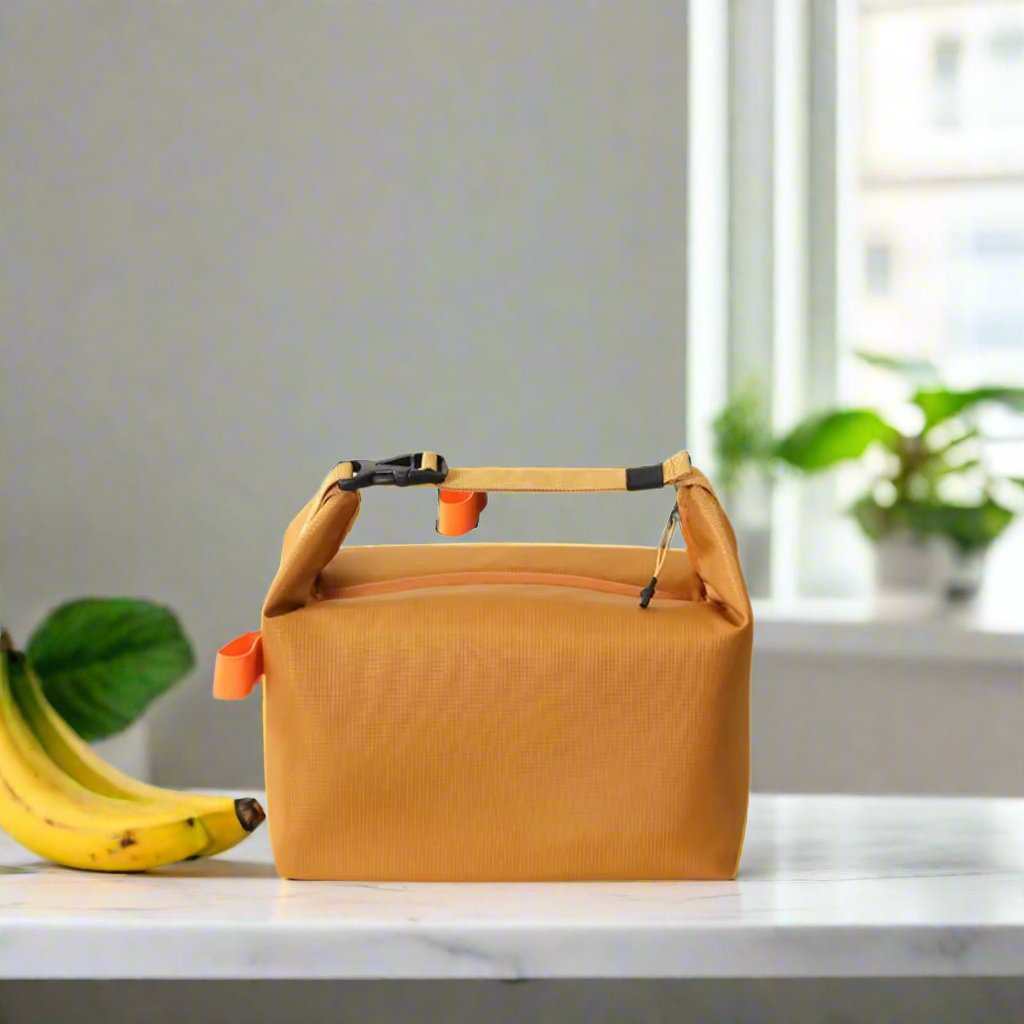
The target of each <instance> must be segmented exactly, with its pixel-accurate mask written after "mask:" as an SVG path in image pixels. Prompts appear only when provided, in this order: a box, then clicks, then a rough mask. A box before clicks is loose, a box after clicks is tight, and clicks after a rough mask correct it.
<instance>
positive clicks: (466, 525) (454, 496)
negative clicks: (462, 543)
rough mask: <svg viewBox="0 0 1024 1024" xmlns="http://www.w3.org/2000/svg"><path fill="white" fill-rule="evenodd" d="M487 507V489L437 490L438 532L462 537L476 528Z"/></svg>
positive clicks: (448, 535)
mask: <svg viewBox="0 0 1024 1024" xmlns="http://www.w3.org/2000/svg"><path fill="white" fill-rule="evenodd" d="M486 507H487V492H486V491H448V490H444V489H443V488H442V489H441V490H439V491H438V492H437V532H438V533H440V534H442V535H443V536H445V537H461V536H462V534H464V533H469V531H470V530H475V529H476V527H477V525H478V524H479V522H480V513H481V512H482V511H483V510H484V509H485V508H486Z"/></svg>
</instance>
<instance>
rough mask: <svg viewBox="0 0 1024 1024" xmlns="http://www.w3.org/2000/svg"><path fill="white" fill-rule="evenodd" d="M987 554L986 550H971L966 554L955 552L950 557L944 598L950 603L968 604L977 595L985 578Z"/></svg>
mask: <svg viewBox="0 0 1024 1024" xmlns="http://www.w3.org/2000/svg"><path fill="white" fill-rule="evenodd" d="M987 554H988V551H987V550H981V551H972V552H971V553H970V554H966V555H965V554H962V553H960V552H957V553H956V554H955V555H954V556H953V557H952V559H951V564H950V567H949V572H948V574H947V575H946V580H945V598H946V600H947V601H948V602H949V603H950V604H954V605H964V604H969V603H970V602H971V601H973V600H974V599H975V598H976V597H977V596H978V592H979V591H980V590H981V584H982V581H983V580H984V578H985V556H986V555H987Z"/></svg>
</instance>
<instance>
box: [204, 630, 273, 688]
mask: <svg viewBox="0 0 1024 1024" xmlns="http://www.w3.org/2000/svg"><path fill="white" fill-rule="evenodd" d="M262 676H263V634H262V633H260V632H259V631H257V632H255V633H243V634H242V635H241V636H236V637H235V639H234V640H232V641H230V642H229V643H226V644H225V645H224V646H223V647H222V648H221V649H220V650H219V651H218V652H217V662H216V665H215V666H214V669H213V695H214V697H216V698H217V700H244V699H245V698H246V697H248V696H249V694H250V693H252V688H253V687H254V686H255V685H256V684H257V683H258V682H259V681H260V678H261V677H262Z"/></svg>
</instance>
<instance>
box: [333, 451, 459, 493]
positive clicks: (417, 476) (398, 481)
mask: <svg viewBox="0 0 1024 1024" xmlns="http://www.w3.org/2000/svg"><path fill="white" fill-rule="evenodd" d="M345 461H346V462H351V463H352V476H351V477H349V479H348V480H339V481H338V489H339V490H342V491H358V490H361V489H362V488H363V487H384V486H386V487H409V486H411V485H413V484H443V483H444V481H445V479H446V478H447V476H448V463H447V462H445V460H444V456H443V455H438V457H437V469H424V468H423V452H413V453H410V454H409V455H396V456H395V457H394V458H391V459H381V461H380V462H372V461H371V460H370V459H346V460H345Z"/></svg>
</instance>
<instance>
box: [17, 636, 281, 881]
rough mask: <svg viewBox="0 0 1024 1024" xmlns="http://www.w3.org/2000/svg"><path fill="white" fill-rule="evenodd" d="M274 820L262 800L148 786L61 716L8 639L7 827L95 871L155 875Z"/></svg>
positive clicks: (51, 854) (29, 843) (39, 849)
mask: <svg viewBox="0 0 1024 1024" xmlns="http://www.w3.org/2000/svg"><path fill="white" fill-rule="evenodd" d="M263 819H264V813H263V808H262V807H260V805H259V804H258V803H257V802H256V801H255V800H252V799H241V800H233V799H231V797H219V796H206V795H203V794H198V793H184V792H179V791H177V790H171V789H161V788H159V787H157V786H150V785H147V784H146V783H144V782H139V781H138V780H136V779H133V778H131V777H130V776H127V775H125V774H123V773H122V772H120V771H118V770H117V769H116V768H114V767H113V765H110V764H108V763H107V762H106V761H104V760H103V759H102V758H101V757H99V756H98V755H97V754H96V752H95V751H94V750H93V749H92V748H91V747H90V746H89V745H88V744H87V743H85V742H84V741H83V740H82V739H80V738H79V736H78V734H77V733H75V732H74V730H73V729H72V728H71V727H70V726H69V725H68V724H67V723H66V722H65V721H64V719H62V718H61V717H60V715H58V714H57V712H56V711H55V710H54V709H53V707H52V706H51V705H50V703H49V702H48V701H47V699H46V697H45V696H44V694H43V690H42V687H41V686H40V683H39V679H38V678H37V677H36V675H35V674H34V672H33V671H32V668H31V666H30V665H29V664H28V663H27V662H26V661H25V658H24V656H23V655H21V654H20V653H18V652H17V651H15V650H13V649H12V647H11V644H10V639H9V637H7V635H6V633H5V634H3V637H2V640H0V828H3V829H4V831H6V832H7V833H9V834H10V835H11V836H12V837H13V838H14V839H16V840H17V841H18V842H19V843H21V845H22V846H25V847H27V848H28V849H29V850H31V851H32V852H33V853H36V854H38V855H39V856H41V857H45V858H46V859H47V860H51V861H54V862H55V863H57V864H63V865H66V866H67V867H73V868H84V869H86V870H90V871H146V870H148V869H149V868H155V867H159V866H160V865H163V864H173V863H175V862H177V861H181V860H191V859H194V858H196V857H210V856H212V855H213V854H215V853H220V852H221V851H223V850H227V849H230V848H231V847H232V846H234V845H235V844H236V843H238V842H240V841H241V840H242V839H244V838H245V837H246V836H247V835H248V834H249V833H250V832H252V830H253V829H255V828H256V827H257V826H258V825H259V824H260V823H261V822H262V821H263Z"/></svg>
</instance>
